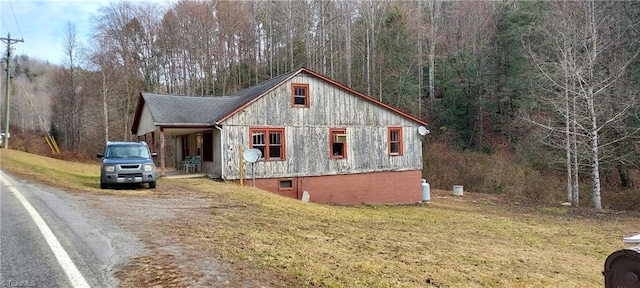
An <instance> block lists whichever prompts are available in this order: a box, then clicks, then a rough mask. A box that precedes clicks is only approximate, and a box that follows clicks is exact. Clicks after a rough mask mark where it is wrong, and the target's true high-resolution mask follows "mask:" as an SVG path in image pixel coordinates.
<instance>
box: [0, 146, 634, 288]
mask: <svg viewBox="0 0 640 288" xmlns="http://www.w3.org/2000/svg"><path fill="white" fill-rule="evenodd" d="M0 153H1V154H0V165H1V166H2V169H3V170H6V171H9V172H11V173H13V174H15V175H18V176H21V177H25V178H28V179H35V180H39V181H44V182H47V183H48V184H52V185H58V186H62V187H66V188H68V189H71V190H74V191H78V190H82V191H88V192H80V193H95V192H98V191H100V190H99V189H98V188H97V187H98V182H99V180H98V177H99V174H98V171H99V166H98V165H87V164H78V163H71V162H65V161H60V160H55V159H50V158H44V157H40V156H36V155H32V154H27V153H23V152H18V151H14V150H5V149H2V150H0ZM62 171H64V172H62ZM53 177H55V179H54V180H51V179H52V178H53ZM177 190H187V191H191V192H190V193H193V194H195V195H201V197H202V198H203V200H202V201H208V202H209V203H210V209H208V210H206V211H204V212H203V213H200V214H197V216H194V217H193V218H192V219H183V221H180V223H179V225H178V224H177V225H174V226H173V227H172V229H171V231H170V233H172V237H175V238H176V239H178V240H179V241H180V242H181V243H183V244H184V245H185V246H186V247H189V249H196V250H198V251H201V254H202V255H205V256H203V257H218V258H220V259H221V260H223V261H226V262H228V263H231V264H232V265H233V267H236V270H237V271H238V272H237V273H239V274H240V275H242V276H243V277H254V276H256V275H260V274H262V273H268V274H269V275H275V276H274V277H276V278H277V279H278V281H273V282H271V283H272V285H273V286H282V284H278V283H283V281H284V283H287V284H286V286H297V287H300V286H301V287H309V286H312V287H314V286H315V287H425V286H426V287H430V286H432V287H602V286H603V283H604V281H603V279H604V278H603V276H602V274H601V272H602V269H603V265H604V261H605V259H606V257H607V256H608V255H609V254H610V253H611V252H613V251H615V250H618V249H620V248H622V247H623V245H622V242H621V238H622V237H623V236H627V235H629V234H631V233H634V232H640V231H639V230H640V227H639V226H638V224H637V223H640V222H639V221H638V220H640V217H639V216H638V215H637V214H635V213H615V212H613V211H604V212H597V211H592V210H586V209H577V208H571V207H561V206H559V205H558V206H553V205H542V204H535V203H531V202H529V201H526V200H524V199H515V200H514V199H505V198H499V197H493V196H490V195H484V194H477V193H469V192H466V191H465V196H463V197H453V196H450V193H449V192H448V191H439V190H434V191H433V193H432V202H431V203H430V204H426V205H420V204H415V205H406V206H384V205H361V206H351V207H347V206H329V205H319V204H313V203H303V202H301V201H298V200H294V199H288V198H282V197H280V196H277V195H273V194H270V193H267V192H263V191H260V190H257V189H254V188H249V187H244V188H242V187H239V186H238V185H235V184H229V183H221V182H214V181H211V180H208V179H190V180H167V179H162V180H161V181H160V182H158V188H157V189H156V190H145V191H144V192H142V191H141V190H136V191H137V192H139V194H136V193H132V192H128V191H126V190H125V191H121V190H114V191H112V193H129V194H133V196H132V197H157V196H154V195H153V194H154V193H155V194H158V193H162V194H165V195H171V193H172V191H177ZM147 191H151V192H147ZM311 198H312V199H313V195H311Z"/></svg>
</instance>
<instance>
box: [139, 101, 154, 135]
mask: <svg viewBox="0 0 640 288" xmlns="http://www.w3.org/2000/svg"><path fill="white" fill-rule="evenodd" d="M156 128H157V127H156V124H155V122H154V121H153V117H151V112H150V111H149V107H147V105H144V106H143V107H142V113H141V114H140V124H138V131H136V136H142V135H144V134H147V133H151V132H153V131H155V130H156Z"/></svg>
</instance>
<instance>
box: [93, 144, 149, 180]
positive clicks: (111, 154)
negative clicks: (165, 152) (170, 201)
mask: <svg viewBox="0 0 640 288" xmlns="http://www.w3.org/2000/svg"><path fill="white" fill-rule="evenodd" d="M97 156H98V158H102V159H103V160H102V168H101V169H100V188H101V189H105V188H108V187H109V185H116V184H129V183H149V188H150V189H153V188H156V176H157V175H156V165H155V164H154V163H153V159H152V157H156V153H153V154H152V153H150V152H149V147H148V146H147V143H145V142H107V146H106V147H105V148H104V153H99V154H98V155H97Z"/></svg>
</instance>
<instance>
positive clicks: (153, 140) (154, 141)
mask: <svg viewBox="0 0 640 288" xmlns="http://www.w3.org/2000/svg"><path fill="white" fill-rule="evenodd" d="M160 131H161V132H160V133H162V128H160ZM144 138H145V139H144V140H145V142H146V140H147V134H144ZM151 147H152V148H151V153H156V150H157V149H156V131H151Z"/></svg>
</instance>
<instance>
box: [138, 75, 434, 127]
mask: <svg viewBox="0 0 640 288" xmlns="http://www.w3.org/2000/svg"><path fill="white" fill-rule="evenodd" d="M303 72H304V73H307V74H309V75H312V76H314V77H318V78H320V79H322V80H324V81H326V82H328V83H331V84H333V85H336V86H338V87H340V88H342V89H344V90H347V91H348V92H350V93H352V94H354V95H357V96H359V97H362V98H364V99H366V100H367V101H369V102H372V103H374V104H376V105H379V106H382V107H384V108H386V109H389V110H392V111H394V112H396V113H398V114H400V115H402V116H404V117H406V118H409V119H411V120H413V121H415V122H417V123H419V124H421V125H427V123H426V122H424V121H422V120H421V119H418V118H416V117H414V116H411V115H409V114H407V113H405V112H403V111H401V110H399V109H398V108H395V107H393V106H390V105H388V104H385V103H383V102H381V101H378V100H377V99H375V98H372V97H369V96H367V95H364V94H362V93H360V92H358V91H355V90H353V89H351V88H349V87H347V86H345V85H343V84H341V83H339V82H337V81H335V80H332V79H330V78H327V77H325V76H323V75H321V74H319V73H316V72H314V71H312V70H310V69H307V68H300V69H298V70H294V71H291V72H288V73H286V74H283V75H280V76H278V77H275V78H272V79H269V80H266V81H263V82H261V83H259V84H257V85H255V86H251V87H249V88H246V89H244V90H241V91H239V92H238V93H235V94H233V95H231V96H205V97H194V96H185V95H171V94H155V93H148V92H140V98H138V106H137V107H136V112H135V116H134V119H133V125H132V127H131V133H133V134H137V132H138V131H137V130H138V125H139V124H140V117H141V116H142V110H143V108H144V106H147V107H148V109H149V112H150V113H151V116H152V118H153V120H154V123H155V125H156V126H165V127H167V126H213V125H215V124H219V123H221V122H224V121H225V120H226V119H228V118H229V117H231V116H233V115H234V114H236V113H237V112H238V111H241V110H242V109H244V108H245V107H247V106H248V105H251V103H253V102H255V101H257V100H258V99H260V98H261V97H262V96H264V95H266V94H267V93H268V92H270V91H271V90H273V89H275V88H277V87H278V86H280V85H281V84H282V83H284V82H286V81H287V80H289V79H290V78H292V77H294V76H296V75H298V74H300V73H303Z"/></svg>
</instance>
